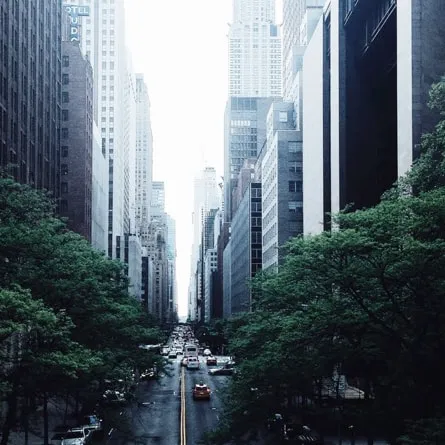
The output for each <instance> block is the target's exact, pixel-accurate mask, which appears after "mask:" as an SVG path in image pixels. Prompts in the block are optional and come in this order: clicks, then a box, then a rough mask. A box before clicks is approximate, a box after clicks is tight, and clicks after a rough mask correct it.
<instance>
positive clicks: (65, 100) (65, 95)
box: [62, 91, 70, 104]
mask: <svg viewBox="0 0 445 445" xmlns="http://www.w3.org/2000/svg"><path fill="white" fill-rule="evenodd" d="M69 101H70V93H68V91H64V92H63V93H62V102H63V103H65V104H66V103H68V102H69Z"/></svg>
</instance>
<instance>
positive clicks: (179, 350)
mask: <svg viewBox="0 0 445 445" xmlns="http://www.w3.org/2000/svg"><path fill="white" fill-rule="evenodd" d="M183 352H184V351H183V350H182V347H178V348H176V354H177V355H182V354H183Z"/></svg>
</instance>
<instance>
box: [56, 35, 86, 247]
mask: <svg viewBox="0 0 445 445" xmlns="http://www.w3.org/2000/svg"><path fill="white" fill-rule="evenodd" d="M62 59H63V66H62V123H61V144H62V146H61V177H62V179H61V189H60V215H61V216H63V217H65V218H67V224H68V227H69V228H70V229H71V230H73V231H74V232H77V233H79V234H80V235H82V236H83V237H84V238H85V239H87V240H88V241H89V242H91V241H92V204H93V203H92V201H93V144H94V134H93V128H94V127H93V125H94V122H93V121H94V111H93V101H94V92H93V83H94V80H93V70H92V68H91V64H90V63H89V61H88V60H86V59H85V57H84V56H83V55H82V52H81V50H80V47H79V44H78V43H77V42H68V41H64V42H62Z"/></svg>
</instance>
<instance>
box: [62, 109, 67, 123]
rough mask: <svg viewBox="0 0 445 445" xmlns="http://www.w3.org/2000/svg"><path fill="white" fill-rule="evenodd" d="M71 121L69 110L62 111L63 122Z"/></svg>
mask: <svg viewBox="0 0 445 445" xmlns="http://www.w3.org/2000/svg"><path fill="white" fill-rule="evenodd" d="M68 119H69V112H68V110H62V120H63V121H67V120H68Z"/></svg>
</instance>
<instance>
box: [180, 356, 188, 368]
mask: <svg viewBox="0 0 445 445" xmlns="http://www.w3.org/2000/svg"><path fill="white" fill-rule="evenodd" d="M187 361H188V357H184V358H183V359H182V360H181V366H187Z"/></svg>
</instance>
